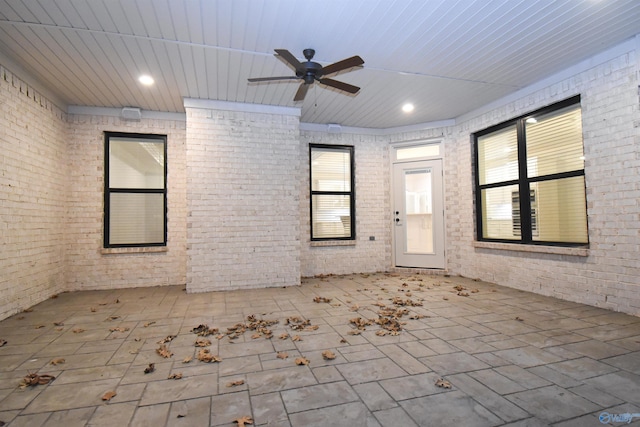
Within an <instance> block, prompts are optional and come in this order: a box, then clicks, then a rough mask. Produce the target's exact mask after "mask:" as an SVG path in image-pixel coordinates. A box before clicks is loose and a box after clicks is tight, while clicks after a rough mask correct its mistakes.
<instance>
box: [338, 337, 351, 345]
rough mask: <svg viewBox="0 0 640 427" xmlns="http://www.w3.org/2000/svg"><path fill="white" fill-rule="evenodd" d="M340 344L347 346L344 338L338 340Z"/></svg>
mask: <svg viewBox="0 0 640 427" xmlns="http://www.w3.org/2000/svg"><path fill="white" fill-rule="evenodd" d="M340 344H349V343H348V342H347V340H345V339H344V338H340Z"/></svg>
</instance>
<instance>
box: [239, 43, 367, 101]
mask: <svg viewBox="0 0 640 427" xmlns="http://www.w3.org/2000/svg"><path fill="white" fill-rule="evenodd" d="M275 52H276V56H279V57H280V58H282V59H283V60H285V61H286V63H287V64H288V65H290V66H291V67H292V68H293V69H294V70H295V72H296V75H295V76H275V77H256V78H250V79H249V82H251V83H259V82H269V81H276V80H302V82H301V83H300V87H299V88H298V91H297V92H296V94H295V96H294V97H293V100H294V101H296V102H297V101H302V100H304V98H305V96H306V95H307V91H308V90H309V86H310V85H312V84H313V83H314V82H318V83H320V84H323V85H325V86H330V87H332V88H334V89H338V90H340V91H343V92H347V93H350V94H356V93H358V91H359V90H360V88H359V87H358V86H354V85H351V84H349V83H344V82H341V81H338V80H334V79H327V78H323V76H327V75H330V74H335V73H337V72H339V71H344V70H347V69H349V68H353V67H359V66H361V65H363V64H364V61H363V60H362V58H360V57H359V56H357V55H356V56H352V57H350V58H347V59H343V60H342V61H338V62H334V63H333V64H329V65H327V66H326V67H323V66H322V65H321V64H318V63H317V62H313V61H312V59H313V57H314V55H315V54H316V51H315V50H313V49H304V50H303V51H302V54H303V55H304V57H305V58H306V61H305V62H300V61H298V59H297V58H296V57H295V56H294V55H293V54H292V53H291V52H289V51H288V50H286V49H275Z"/></svg>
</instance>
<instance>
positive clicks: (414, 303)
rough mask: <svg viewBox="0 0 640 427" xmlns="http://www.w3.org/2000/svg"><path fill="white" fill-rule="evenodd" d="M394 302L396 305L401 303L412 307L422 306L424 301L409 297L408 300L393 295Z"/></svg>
mask: <svg viewBox="0 0 640 427" xmlns="http://www.w3.org/2000/svg"><path fill="white" fill-rule="evenodd" d="M392 302H393V303H394V304H395V305H400V306H410V307H422V302H421V301H414V300H412V299H410V298H407V299H406V300H403V299H402V298H400V297H393V300H392Z"/></svg>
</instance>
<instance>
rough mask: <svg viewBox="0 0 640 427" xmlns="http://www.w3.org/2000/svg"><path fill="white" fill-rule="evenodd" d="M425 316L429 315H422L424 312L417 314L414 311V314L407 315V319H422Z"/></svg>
mask: <svg viewBox="0 0 640 427" xmlns="http://www.w3.org/2000/svg"><path fill="white" fill-rule="evenodd" d="M425 317H430V316H426V315H424V314H417V313H414V314H412V315H411V316H409V319H412V320H419V319H424V318H425Z"/></svg>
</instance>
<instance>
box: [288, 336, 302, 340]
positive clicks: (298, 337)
mask: <svg viewBox="0 0 640 427" xmlns="http://www.w3.org/2000/svg"><path fill="white" fill-rule="evenodd" d="M291 341H302V338H301V337H300V335H294V336H292V337H291Z"/></svg>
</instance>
